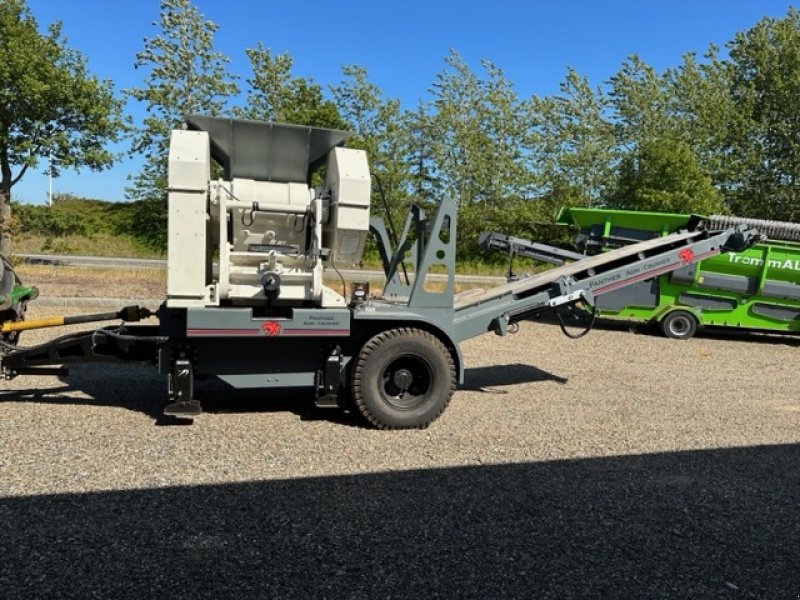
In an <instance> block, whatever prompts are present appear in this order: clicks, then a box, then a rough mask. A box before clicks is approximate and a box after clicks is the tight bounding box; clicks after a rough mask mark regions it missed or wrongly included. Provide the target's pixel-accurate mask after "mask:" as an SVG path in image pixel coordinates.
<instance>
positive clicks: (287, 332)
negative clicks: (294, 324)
mask: <svg viewBox="0 0 800 600" xmlns="http://www.w3.org/2000/svg"><path fill="white" fill-rule="evenodd" d="M186 334H187V335H190V336H198V337H206V336H222V335H230V336H237V335H248V336H249V335H263V334H264V332H263V331H262V330H261V329H187V330H186ZM280 335H282V336H301V335H310V336H314V335H319V336H322V335H328V336H341V335H350V330H349V329H284V330H283V331H282V332H281V333H280Z"/></svg>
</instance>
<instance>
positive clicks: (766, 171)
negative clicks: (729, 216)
mask: <svg viewBox="0 0 800 600" xmlns="http://www.w3.org/2000/svg"><path fill="white" fill-rule="evenodd" d="M727 46H728V52H729V55H730V64H731V68H732V70H733V76H732V87H731V94H732V96H733V98H734V100H735V102H736V103H737V106H738V108H739V110H740V111H742V113H743V114H744V117H743V118H744V121H743V122H744V133H745V135H743V136H742V137H741V140H740V142H741V143H740V144H739V145H738V146H737V147H736V151H737V152H738V153H739V155H740V156H744V157H745V160H746V164H745V167H746V170H745V173H744V174H743V176H742V180H741V181H740V182H739V185H738V187H737V189H735V190H734V193H733V194H732V198H731V205H732V208H733V210H734V211H736V212H738V213H740V214H743V215H746V216H753V217H763V218H772V219H786V220H797V219H800V136H798V132H799V131H800V10H798V9H796V8H790V9H789V11H788V13H787V14H786V16H785V17H784V18H783V19H775V18H765V19H762V20H761V21H759V22H758V23H757V24H756V25H755V26H754V27H752V28H750V29H748V30H747V31H744V32H740V33H737V34H736V35H735V36H734V39H733V40H732V41H731V42H729V43H728V45H727Z"/></svg>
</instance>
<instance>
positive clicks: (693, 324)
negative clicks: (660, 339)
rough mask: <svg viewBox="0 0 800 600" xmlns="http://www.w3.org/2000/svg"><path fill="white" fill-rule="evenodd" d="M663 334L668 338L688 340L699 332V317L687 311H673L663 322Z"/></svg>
mask: <svg viewBox="0 0 800 600" xmlns="http://www.w3.org/2000/svg"><path fill="white" fill-rule="evenodd" d="M660 325H661V333H663V334H664V335H665V336H667V337H668V338H673V339H676V340H688V339H689V338H690V337H692V336H693V335H694V334H695V333H696V332H697V325H698V323H697V317H695V316H694V315H693V314H692V313H690V312H689V311H686V310H673V311H672V312H670V313H669V314H667V316H666V317H664V318H663V319H662V320H661V323H660Z"/></svg>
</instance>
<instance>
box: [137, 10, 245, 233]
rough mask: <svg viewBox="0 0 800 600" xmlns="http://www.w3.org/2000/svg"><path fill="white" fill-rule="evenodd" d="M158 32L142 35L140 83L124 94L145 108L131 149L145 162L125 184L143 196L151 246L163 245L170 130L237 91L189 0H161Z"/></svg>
mask: <svg viewBox="0 0 800 600" xmlns="http://www.w3.org/2000/svg"><path fill="white" fill-rule="evenodd" d="M160 6H161V13H160V19H159V22H158V23H153V25H154V26H155V27H158V29H159V31H158V34H157V35H156V36H154V37H152V38H146V39H145V41H144V49H143V50H142V51H141V52H139V53H138V54H137V55H136V63H135V66H136V68H137V69H145V85H144V86H142V87H139V88H131V89H129V90H126V93H127V94H128V95H129V96H130V97H132V98H133V99H135V100H137V101H139V102H142V103H143V104H144V105H145V107H146V109H147V116H146V117H145V118H144V120H143V122H142V125H141V127H139V128H138V130H137V131H136V134H135V135H134V137H133V143H132V145H131V154H135V155H138V156H142V157H143V158H144V166H143V168H142V170H141V172H140V173H138V174H137V175H136V176H135V177H134V178H133V181H132V184H131V186H130V187H129V188H128V190H127V192H128V197H129V198H131V199H135V200H142V201H143V202H142V203H141V204H140V211H139V215H138V218H137V223H138V225H137V228H138V230H139V232H140V235H141V236H142V237H144V238H146V239H148V241H150V243H151V244H152V245H154V246H156V247H164V246H165V244H166V189H167V156H168V146H169V134H170V131H171V130H172V129H175V128H179V127H181V125H182V124H183V118H184V116H185V115H188V114H204V115H211V116H216V115H220V114H222V112H223V109H224V107H225V105H226V103H227V101H228V99H229V98H230V97H231V96H232V95H234V94H236V93H237V92H238V86H237V84H236V77H234V76H233V75H231V74H230V73H228V71H227V63H228V62H229V59H228V58H227V57H226V56H224V55H223V54H222V53H220V52H217V51H216V50H214V33H215V32H216V30H217V25H216V24H215V23H213V22H212V21H208V20H206V19H205V18H204V17H203V15H202V14H200V12H199V11H198V10H197V8H195V7H194V6H193V5H192V4H191V2H190V0H161V5H160Z"/></svg>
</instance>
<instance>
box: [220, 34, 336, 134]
mask: <svg viewBox="0 0 800 600" xmlns="http://www.w3.org/2000/svg"><path fill="white" fill-rule="evenodd" d="M245 52H246V54H247V58H248V59H249V60H250V68H251V70H252V77H251V78H250V79H248V80H247V84H248V86H249V90H248V92H247V98H246V102H245V105H244V107H242V108H237V109H236V114H237V115H239V116H241V117H244V118H247V119H258V120H262V121H273V122H275V123H292V124H294V125H309V126H311V127H327V128H330V129H341V128H342V127H344V126H345V123H344V121H342V118H341V117H340V116H339V111H338V110H337V108H336V105H335V104H334V103H333V102H332V101H331V100H329V99H327V98H325V97H324V94H323V92H322V87H321V86H319V85H318V84H316V83H314V81H313V80H311V79H306V78H304V77H297V76H294V75H292V67H293V65H294V60H293V59H292V57H291V55H290V54H289V53H288V52H284V53H283V54H278V55H276V56H273V55H272V52H271V51H270V49H269V48H266V47H265V46H264V45H263V44H262V43H260V42H259V44H258V45H257V46H256V47H255V48H248V49H247V50H246V51H245Z"/></svg>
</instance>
